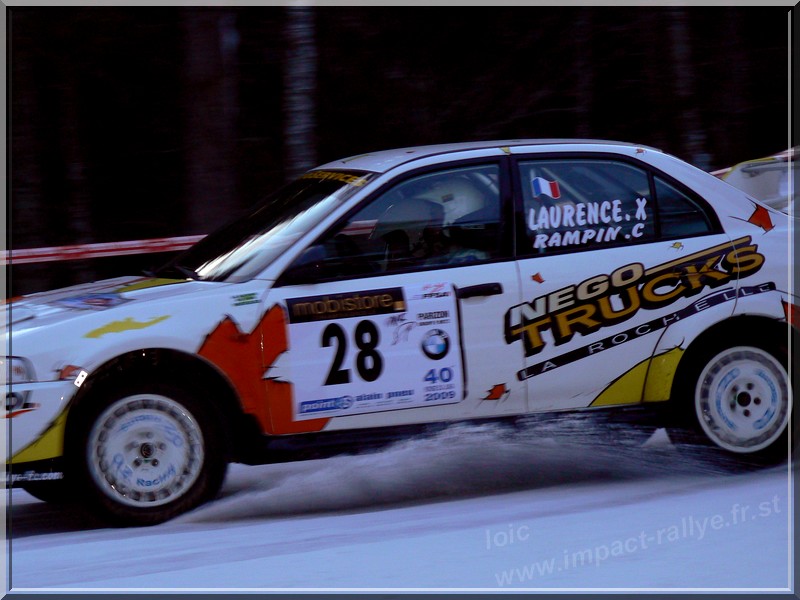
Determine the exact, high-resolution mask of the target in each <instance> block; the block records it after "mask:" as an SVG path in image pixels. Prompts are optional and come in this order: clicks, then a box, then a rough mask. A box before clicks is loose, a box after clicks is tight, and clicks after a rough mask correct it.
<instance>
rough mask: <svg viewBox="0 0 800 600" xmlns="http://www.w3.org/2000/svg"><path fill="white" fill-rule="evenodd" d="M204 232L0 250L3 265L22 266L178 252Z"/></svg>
mask: <svg viewBox="0 0 800 600" xmlns="http://www.w3.org/2000/svg"><path fill="white" fill-rule="evenodd" d="M204 237H205V235H185V236H181V237H172V238H153V239H149V240H133V241H128V242H106V243H103V244H76V245H73V246H55V247H52V248H28V249H22V250H6V251H3V252H2V253H0V265H23V264H27V263H38V262H54V261H61V260H79V259H83V258H101V257H105V256H125V255H128V254H149V253H153V252H177V251H179V250H186V249H187V248H189V247H190V246H193V245H194V244H196V243H197V242H198V241H200V240H201V239H203V238H204Z"/></svg>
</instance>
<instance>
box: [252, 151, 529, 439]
mask: <svg viewBox="0 0 800 600" xmlns="http://www.w3.org/2000/svg"><path fill="white" fill-rule="evenodd" d="M508 189H509V186H508V182H507V177H504V176H503V175H502V163H500V162H491V163H478V164H470V165H467V166H448V167H440V168H436V169H433V170H430V169H429V170H426V171H424V172H417V173H415V174H412V175H407V176H405V177H403V179H402V181H399V182H397V183H395V184H392V185H389V186H385V187H384V188H383V189H382V190H380V191H379V192H377V193H376V194H374V195H373V196H372V197H370V198H368V199H367V200H365V201H364V202H362V203H361V204H360V205H359V206H358V207H356V208H355V209H354V210H353V211H352V212H351V213H349V216H347V217H346V218H344V219H343V220H341V221H340V222H339V223H337V224H336V225H335V226H333V227H331V228H330V229H329V230H328V231H327V232H326V233H325V234H323V235H322V236H320V237H319V238H318V239H317V240H316V241H315V242H314V243H313V244H311V245H310V246H309V247H308V248H307V249H306V250H305V251H304V252H303V254H302V255H301V256H300V257H299V258H298V259H297V260H295V262H294V263H293V264H292V265H291V266H290V267H289V268H288V269H287V270H286V271H285V273H284V274H283V276H282V277H280V278H279V280H278V281H277V282H276V285H275V286H274V288H273V289H272V290H271V291H270V292H269V295H268V298H267V303H268V305H269V306H277V307H280V310H281V311H282V312H283V315H284V319H285V323H286V330H287V332H288V344H287V346H288V350H287V351H286V352H284V353H282V354H281V356H280V357H278V359H277V360H276V361H275V362H274V364H272V365H271V366H270V368H269V369H268V371H267V378H268V380H267V385H273V386H274V385H277V384H281V385H283V386H284V387H283V391H284V397H285V400H284V401H283V407H282V408H278V405H277V404H275V403H274V402H273V400H272V399H271V400H270V405H271V411H272V413H273V423H272V425H273V430H274V432H275V433H289V432H296V431H317V430H320V429H323V428H324V429H326V430H332V429H348V428H362V427H379V426H387V425H400V424H407V423H419V422H428V421H448V420H455V419H464V418H479V417H484V416H492V415H502V414H513V413H521V412H524V411H525V409H526V398H525V394H526V390H525V385H524V383H522V382H521V381H519V380H518V379H516V373H517V371H519V370H520V369H521V368H522V356H521V355H520V353H519V352H518V351H517V350H516V349H515V348H511V347H509V346H508V345H507V344H506V343H505V340H504V333H503V329H502V319H503V314H504V311H505V310H506V308H507V307H508V306H511V305H514V304H518V303H519V301H520V290H519V280H518V276H517V268H516V265H515V263H514V261H513V259H512V247H511V235H510V234H509V231H510V227H509V226H508V225H509V223H510V221H511V214H512V212H513V207H512V206H511V202H510V193H509V191H508ZM278 413H280V414H278Z"/></svg>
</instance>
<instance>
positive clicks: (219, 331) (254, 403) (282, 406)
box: [198, 306, 328, 434]
mask: <svg viewBox="0 0 800 600" xmlns="http://www.w3.org/2000/svg"><path fill="white" fill-rule="evenodd" d="M262 344H263V351H262ZM287 349H288V339H287V336H286V322H285V318H284V314H283V310H282V309H281V308H280V306H273V307H272V308H271V309H270V310H268V311H267V312H266V313H265V314H264V316H263V317H262V318H261V321H260V322H259V324H258V325H257V326H256V328H255V329H253V331H251V332H250V333H242V331H241V330H240V329H239V327H238V325H237V324H236V323H235V322H234V321H233V320H232V319H231V318H230V317H225V319H223V320H222V322H220V324H219V325H217V326H216V328H215V329H214V331H212V332H211V333H210V334H209V335H208V336H207V337H206V339H205V341H204V342H203V345H202V346H201V347H200V350H199V351H198V354H199V355H200V356H203V357H204V358H206V359H208V360H209V361H211V362H212V363H214V364H215V365H217V366H218V367H219V368H220V369H221V370H222V371H223V372H224V373H225V374H226V375H227V376H228V379H229V380H230V381H231V383H232V384H233V386H234V388H235V389H236V393H237V394H238V395H239V399H240V401H241V402H242V408H243V409H244V411H245V412H246V413H249V414H251V415H253V416H255V417H256V419H257V420H258V422H259V424H260V425H261V429H262V430H263V431H264V433H270V434H280V433H304V432H309V431H320V430H321V429H322V428H323V427H325V425H326V424H327V423H328V419H312V420H308V421H300V422H294V421H292V417H293V414H294V409H293V406H292V384H291V383H286V382H284V381H273V380H271V379H266V380H265V379H264V378H263V377H264V372H265V371H266V370H267V369H268V368H269V367H270V366H271V365H272V364H273V363H274V362H275V360H277V358H278V356H280V355H281V354H282V353H283V352H285V351H286V350H287Z"/></svg>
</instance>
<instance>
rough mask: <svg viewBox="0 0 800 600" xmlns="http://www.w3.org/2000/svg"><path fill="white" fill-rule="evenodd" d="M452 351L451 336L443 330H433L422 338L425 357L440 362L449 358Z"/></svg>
mask: <svg viewBox="0 0 800 600" xmlns="http://www.w3.org/2000/svg"><path fill="white" fill-rule="evenodd" d="M449 350H450V336H448V335H447V333H445V332H444V331H442V330H441V329H431V330H430V331H429V332H428V333H426V334H425V337H424V338H422V351H423V352H424V353H425V356H427V357H428V358H431V359H433V360H439V359H441V358H444V357H445V356H447V352H448V351H449Z"/></svg>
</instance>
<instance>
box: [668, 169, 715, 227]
mask: <svg viewBox="0 0 800 600" xmlns="http://www.w3.org/2000/svg"><path fill="white" fill-rule="evenodd" d="M655 184H656V200H657V201H658V221H659V229H660V233H661V237H662V238H665V239H669V238H679V237H689V236H692V235H700V234H704V233H711V232H712V231H713V230H714V227H713V225H712V224H711V222H710V221H709V219H708V216H707V215H706V213H705V212H704V211H703V209H702V208H700V206H699V205H698V203H697V202H696V201H695V200H694V199H692V198H691V197H690V196H689V195H688V194H686V193H684V192H682V191H680V190H678V189H677V188H676V187H674V186H673V185H671V184H669V183H667V182H666V181H664V180H663V179H662V178H660V177H656V178H655Z"/></svg>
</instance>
